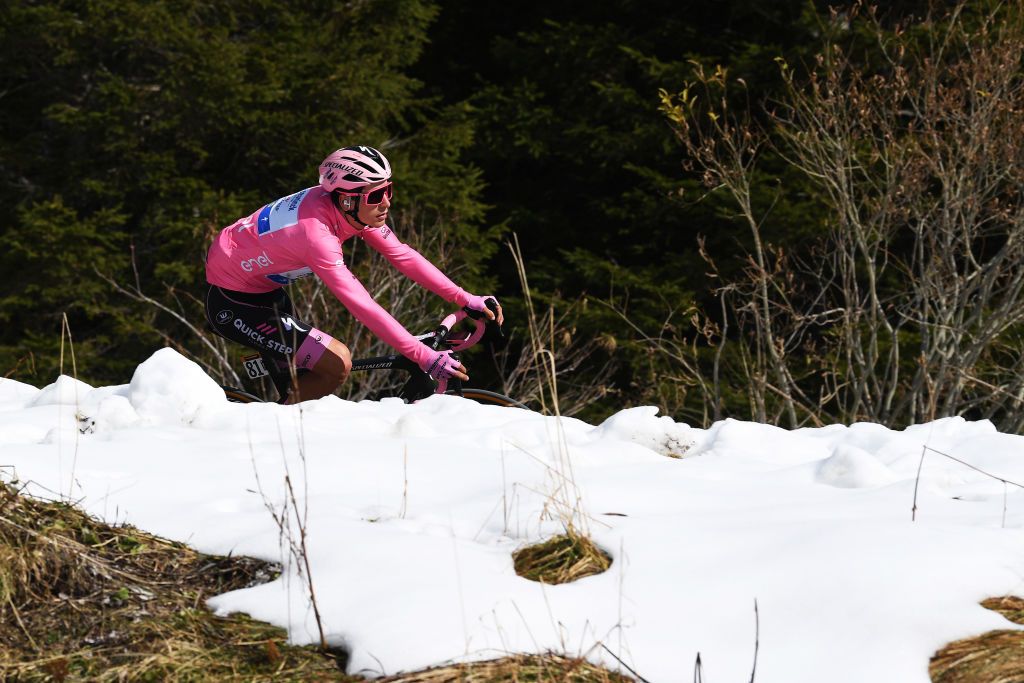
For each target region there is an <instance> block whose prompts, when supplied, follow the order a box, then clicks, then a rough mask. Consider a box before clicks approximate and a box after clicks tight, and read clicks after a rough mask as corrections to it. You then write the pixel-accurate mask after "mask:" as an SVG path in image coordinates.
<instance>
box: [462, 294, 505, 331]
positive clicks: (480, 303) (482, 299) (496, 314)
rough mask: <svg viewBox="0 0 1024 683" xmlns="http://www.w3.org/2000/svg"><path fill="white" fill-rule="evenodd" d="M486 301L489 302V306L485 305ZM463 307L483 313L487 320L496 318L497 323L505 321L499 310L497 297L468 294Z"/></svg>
mask: <svg viewBox="0 0 1024 683" xmlns="http://www.w3.org/2000/svg"><path fill="white" fill-rule="evenodd" d="M488 302H490V304H491V305H490V306H488V305H487V304H488ZM465 307H466V308H468V309H469V310H471V311H479V312H480V313H483V314H484V316H486V317H487V319H488V320H496V321H497V323H498V325H503V324H504V323H505V316H504V315H503V314H502V312H501V304H500V303H498V299H497V298H496V297H493V296H490V295H486V296H470V297H469V301H467V302H466V306H465ZM492 309H493V310H492Z"/></svg>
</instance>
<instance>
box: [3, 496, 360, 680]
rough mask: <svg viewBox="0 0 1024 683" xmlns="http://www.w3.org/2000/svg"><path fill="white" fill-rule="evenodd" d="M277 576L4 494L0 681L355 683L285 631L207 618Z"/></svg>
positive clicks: (260, 566)
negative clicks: (212, 604)
mask: <svg viewBox="0 0 1024 683" xmlns="http://www.w3.org/2000/svg"><path fill="white" fill-rule="evenodd" d="M276 573H277V570H276V568H275V567H274V566H272V565H268V564H266V563H263V562H259V561H257V560H253V559H250V558H245V557H213V556H209V555H202V554H200V553H197V552H195V551H193V550H191V549H190V548H188V547H186V546H183V545H181V544H179V543H172V542H170V541H166V540H164V539H161V538H158V537H155V536H152V535H150V534H146V533H143V532H140V531H138V530H137V529H134V528H132V527H128V526H121V527H111V526H108V525H106V524H103V523H101V522H99V521H97V520H94V519H92V518H90V517H88V516H87V515H84V514H83V513H81V512H80V511H78V510H76V509H75V508H73V507H71V506H69V505H65V504H62V503H52V502H44V501H39V500H35V499H33V498H29V497H27V496H24V495H20V494H19V493H18V492H17V491H16V490H15V489H14V488H12V487H10V486H7V485H0V679H3V680H18V681H65V680H69V681H82V680H89V681H115V680H132V681H136V680H152V681H199V680H247V681H248V680H252V681H256V680H271V679H273V680H312V679H316V680H351V679H347V678H346V677H345V676H344V675H343V674H342V673H341V671H340V670H339V669H338V666H337V663H336V662H335V660H334V659H332V658H331V656H330V655H329V654H328V655H325V654H322V653H320V652H319V651H316V650H313V649H311V648H295V647H289V646H287V645H286V644H285V639H286V634H285V633H284V631H283V630H281V629H278V628H275V627H272V626H270V625H268V624H263V623H260V622H256V621H253V620H251V619H248V618H247V617H244V616H234V617H231V618H229V619H221V618H217V617H215V616H214V615H213V614H212V613H210V612H208V611H207V610H206V609H205V608H204V603H205V601H206V599H207V598H208V597H210V596H212V595H216V594H218V593H223V592H225V591H229V590H233V589H236V588H243V587H245V586H249V585H253V584H256V583H261V582H264V581H267V580H269V579H271V578H273V577H274V576H275V575H276Z"/></svg>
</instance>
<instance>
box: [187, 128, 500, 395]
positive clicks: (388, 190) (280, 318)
mask: <svg viewBox="0 0 1024 683" xmlns="http://www.w3.org/2000/svg"><path fill="white" fill-rule="evenodd" d="M319 170H320V184H319V185H314V186H313V187H309V188H306V189H305V190H301V191H299V192H296V193H295V194H292V195H288V196H287V197H282V198H281V199H278V200H277V201H275V202H271V203H270V204H267V205H266V206H264V207H262V208H261V209H259V210H258V211H256V212H255V213H253V214H251V215H249V216H246V217H245V218H241V219H239V220H238V221H236V222H235V223H233V224H231V225H229V226H227V227H226V228H224V229H223V230H221V231H220V233H219V234H218V235H217V237H216V238H215V239H214V241H213V244H212V245H211V246H210V249H209V252H208V253H207V258H206V280H207V282H208V283H209V285H210V287H209V289H208V291H207V295H206V316H207V318H208V320H209V322H210V324H211V325H212V326H213V329H214V330H216V332H217V333H218V334H220V335H222V336H224V337H226V338H228V339H230V340H232V341H235V342H238V343H240V344H244V345H245V346H249V347H251V348H254V349H258V350H259V351H260V353H261V355H262V356H263V357H264V358H265V359H267V360H268V361H270V362H269V363H268V366H270V367H268V370H270V372H271V375H272V376H275V384H277V385H278V388H279V389H280V390H281V391H282V398H281V402H282V403H297V402H299V401H300V400H302V401H305V400H310V399H316V398H320V397H322V396H326V395H327V394H330V393H333V392H334V390H335V389H337V388H338V386H340V385H341V383H342V382H344V381H345V379H346V378H347V377H348V374H349V371H350V370H351V368H352V356H351V354H350V352H349V350H348V348H347V347H346V346H345V345H344V344H342V343H341V342H340V341H338V340H337V339H334V338H333V337H331V336H330V335H329V334H327V333H326V332H324V331H322V330H318V329H317V328H315V327H313V326H312V325H310V324H308V323H306V322H304V321H302V320H297V319H296V318H295V317H294V311H293V308H292V303H291V300H290V299H289V298H288V295H287V294H286V293H285V290H284V289H283V287H284V286H285V285H287V284H290V283H291V282H292V281H294V280H296V279H298V278H302V277H308V276H310V275H316V276H318V277H319V278H320V279H321V280H323V281H324V283H325V284H326V285H327V287H328V288H329V289H330V290H331V292H332V293H333V294H334V295H335V296H336V297H337V298H338V300H339V301H341V303H342V304H343V305H344V306H345V308H347V309H348V310H349V312H350V313H352V315H353V316H355V318H356V319H357V320H359V322H361V323H362V324H364V325H366V326H367V327H368V328H369V329H370V330H371V331H372V332H373V333H374V334H375V335H377V337H378V338H380V339H381V340H383V341H384V342H386V343H387V344H389V345H390V346H392V347H393V348H394V349H395V350H397V351H398V352H399V353H401V354H402V355H403V356H405V357H406V358H408V359H409V360H411V361H413V362H414V363H416V364H417V365H418V366H419V367H420V368H422V369H423V371H424V372H427V373H428V374H429V375H430V376H431V377H432V378H434V379H435V380H442V379H446V378H449V377H456V378H459V379H462V380H466V379H468V376H467V375H466V368H465V366H464V365H462V363H460V362H459V361H458V360H457V359H456V358H454V357H453V356H452V352H451V351H449V350H445V351H435V350H433V349H431V348H430V347H428V346H427V345H425V344H423V343H422V342H420V341H419V340H418V339H417V338H416V337H414V336H413V335H412V334H410V333H409V332H408V331H407V330H406V329H405V328H404V327H403V326H402V325H401V324H400V323H399V322H398V321H396V320H395V319H394V318H393V317H391V314H389V313H388V312H387V311H386V310H384V308H382V307H381V306H380V305H379V304H378V303H377V302H376V301H374V299H373V297H372V296H370V294H369V292H367V291H366V288H365V287H363V285H362V284H361V283H360V282H359V280H357V279H356V277H355V276H354V275H353V274H352V272H351V271H350V270H349V269H348V268H347V267H346V266H345V258H344V255H343V254H342V249H341V245H342V243H343V242H345V241H346V240H349V239H351V238H353V237H358V238H360V239H362V240H363V241H364V242H366V243H367V244H369V245H370V246H371V247H373V248H374V249H376V250H377V251H378V252H380V253H381V254H382V255H383V256H384V257H385V258H386V259H387V260H388V261H389V262H390V263H391V265H393V266H394V267H395V268H397V269H398V270H399V271H401V272H402V273H403V274H404V275H405V276H406V277H408V278H410V279H412V280H413V281H415V282H416V283H418V284H419V285H420V286H422V287H425V288H426V289H428V290H430V291H431V292H433V293H434V294H437V295H438V296H440V297H441V298H442V299H444V300H445V301H449V302H452V303H455V304H457V305H458V306H462V307H465V308H468V309H472V310H476V311H480V312H482V313H483V314H484V315H486V316H487V317H488V318H489V319H491V320H493V319H495V318H497V321H498V323H499V324H501V323H502V322H503V320H502V318H503V316H502V311H501V306H500V305H498V306H496V307H495V308H496V312H492V311H491V310H490V309H489V308H488V307H487V300H488V299H494V297H490V296H478V295H473V294H470V293H468V292H466V290H464V289H462V288H461V287H459V286H458V285H456V284H455V283H454V282H452V281H451V280H450V279H448V277H446V276H445V275H444V273H442V272H441V271H440V270H438V268H437V267H436V266H434V265H433V264H432V263H430V261H428V260H427V259H426V258H424V257H423V256H422V255H421V254H420V253H419V252H417V251H416V250H415V249H413V248H412V247H410V246H409V245H407V244H404V243H403V242H402V241H401V240H399V239H398V236H397V235H395V233H394V232H393V231H392V230H391V228H390V227H388V225H387V218H388V211H389V209H390V207H391V199H392V197H393V193H394V185H393V183H392V181H391V165H390V164H389V163H388V160H387V159H386V158H385V157H384V155H383V154H381V153H380V152H379V151H377V150H376V149H374V148H372V147H366V146H358V147H344V148H342V149H339V150H336V151H334V152H332V153H331V154H330V155H328V157H327V158H326V159H324V161H323V163H321V164H320V169H319ZM494 303H495V304H497V300H496V299H495V300H494ZM289 364H294V367H295V368H296V369H304V370H308V372H306V373H300V374H298V378H297V381H296V382H295V383H294V384H292V383H290V382H282V381H281V378H282V374H283V373H284V372H286V371H287V370H288V368H289ZM275 365H276V368H275V367H274V366H275ZM275 371H276V375H275ZM289 376H290V373H289ZM289 385H290V390H287V391H286V389H285V388H284V387H288V386H289Z"/></svg>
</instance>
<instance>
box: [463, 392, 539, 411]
mask: <svg viewBox="0 0 1024 683" xmlns="http://www.w3.org/2000/svg"><path fill="white" fill-rule="evenodd" d="M447 393H448V394H449V395H452V396H458V394H457V393H455V392H454V391H449V392H447ZM462 398H468V399H469V400H470V401H476V402H477V403H482V404H484V405H488V406H502V407H503V408H522V409H523V410H529V408H527V407H526V405H525V404H523V403H520V402H519V401H517V400H515V399H514V398H509V397H508V396H505V395H504V394H497V393H495V392H493V391H487V390H486V389H468V388H465V387H463V389H462Z"/></svg>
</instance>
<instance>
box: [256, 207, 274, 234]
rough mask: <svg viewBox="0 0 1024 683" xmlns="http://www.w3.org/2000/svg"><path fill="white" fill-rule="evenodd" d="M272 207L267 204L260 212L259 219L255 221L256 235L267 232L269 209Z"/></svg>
mask: <svg viewBox="0 0 1024 683" xmlns="http://www.w3.org/2000/svg"><path fill="white" fill-rule="evenodd" d="M273 206H274V205H273V204H267V205H266V206H264V207H263V209H262V210H261V211H260V216H259V218H257V219H256V234H257V235H262V234H263V233H265V232H268V231H269V230H270V209H271V208H272V207H273Z"/></svg>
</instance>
